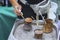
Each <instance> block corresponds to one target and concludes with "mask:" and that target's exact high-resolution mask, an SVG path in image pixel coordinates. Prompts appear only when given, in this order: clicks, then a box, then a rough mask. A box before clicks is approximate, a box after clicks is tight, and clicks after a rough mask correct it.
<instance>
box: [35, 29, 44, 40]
mask: <svg viewBox="0 0 60 40" xmlns="http://www.w3.org/2000/svg"><path fill="white" fill-rule="evenodd" d="M42 36H43V30H40V29H36V30H35V31H34V38H36V39H41V40H42Z"/></svg>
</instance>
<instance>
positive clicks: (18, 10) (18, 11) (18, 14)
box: [14, 5, 23, 16]
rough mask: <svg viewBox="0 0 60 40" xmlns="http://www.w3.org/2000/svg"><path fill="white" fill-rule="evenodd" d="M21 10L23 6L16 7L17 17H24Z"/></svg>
mask: <svg viewBox="0 0 60 40" xmlns="http://www.w3.org/2000/svg"><path fill="white" fill-rule="evenodd" d="M21 10H22V6H21V5H19V6H15V7H14V13H15V14H16V15H17V16H21V15H23V14H21Z"/></svg>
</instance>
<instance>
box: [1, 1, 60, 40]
mask: <svg viewBox="0 0 60 40" xmlns="http://www.w3.org/2000/svg"><path fill="white" fill-rule="evenodd" d="M51 1H53V2H56V3H57V4H58V10H57V13H56V14H57V15H60V0H51ZM16 18H17V16H16V15H15V14H14V12H13V7H12V6H11V4H10V2H9V1H8V0H0V40H7V38H8V36H9V34H10V31H11V29H12V27H13V24H14V22H15V20H16Z"/></svg>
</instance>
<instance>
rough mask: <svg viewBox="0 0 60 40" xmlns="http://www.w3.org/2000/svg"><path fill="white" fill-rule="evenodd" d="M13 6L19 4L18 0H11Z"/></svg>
mask: <svg viewBox="0 0 60 40" xmlns="http://www.w3.org/2000/svg"><path fill="white" fill-rule="evenodd" d="M9 1H10V3H11V4H12V6H13V7H15V6H19V4H18V3H17V1H16V0H9Z"/></svg>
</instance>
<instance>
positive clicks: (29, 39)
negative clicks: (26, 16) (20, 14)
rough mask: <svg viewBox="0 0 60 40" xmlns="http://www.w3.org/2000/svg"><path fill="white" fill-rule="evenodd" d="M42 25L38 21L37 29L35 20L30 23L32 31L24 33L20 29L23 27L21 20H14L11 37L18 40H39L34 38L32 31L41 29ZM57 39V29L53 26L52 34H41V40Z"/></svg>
mask: <svg viewBox="0 0 60 40" xmlns="http://www.w3.org/2000/svg"><path fill="white" fill-rule="evenodd" d="M43 23H44V22H43V21H42V20H39V26H38V27H37V26H36V20H33V22H32V27H33V30H32V31H30V32H27V31H24V30H23V28H22V27H23V25H24V22H23V20H16V21H15V23H14V24H15V27H14V30H13V36H14V37H15V38H16V39H18V40H40V39H35V38H34V30H35V29H41V28H42V27H43V26H42V25H43ZM57 39H58V31H57V28H56V26H55V25H54V27H53V32H52V33H49V34H46V33H43V39H42V40H57Z"/></svg>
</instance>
